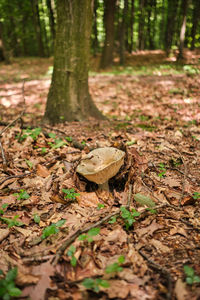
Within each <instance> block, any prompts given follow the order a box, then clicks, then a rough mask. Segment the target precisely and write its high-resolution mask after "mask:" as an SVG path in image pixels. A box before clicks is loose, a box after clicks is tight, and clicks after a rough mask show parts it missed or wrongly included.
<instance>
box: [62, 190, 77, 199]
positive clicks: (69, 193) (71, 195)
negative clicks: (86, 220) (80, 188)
mask: <svg viewBox="0 0 200 300" xmlns="http://www.w3.org/2000/svg"><path fill="white" fill-rule="evenodd" d="M62 192H63V193H65V194H66V195H65V196H64V198H65V199H69V200H76V197H77V196H79V195H80V194H79V193H76V192H75V189H73V188H72V189H62Z"/></svg>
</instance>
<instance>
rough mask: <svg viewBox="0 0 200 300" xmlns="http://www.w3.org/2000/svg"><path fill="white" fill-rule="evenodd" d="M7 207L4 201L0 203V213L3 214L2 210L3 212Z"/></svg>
mask: <svg viewBox="0 0 200 300" xmlns="http://www.w3.org/2000/svg"><path fill="white" fill-rule="evenodd" d="M7 207H8V203H4V204H2V205H1V208H0V215H3V214H4V212H5V209H6V208H7Z"/></svg>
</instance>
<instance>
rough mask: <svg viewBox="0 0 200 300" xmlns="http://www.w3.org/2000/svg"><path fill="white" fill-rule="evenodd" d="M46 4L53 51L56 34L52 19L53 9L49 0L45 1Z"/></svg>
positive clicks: (53, 18)
mask: <svg viewBox="0 0 200 300" xmlns="http://www.w3.org/2000/svg"><path fill="white" fill-rule="evenodd" d="M46 4H47V8H48V15H49V25H50V30H51V38H52V43H51V50H53V48H54V41H55V37H56V32H55V17H54V11H53V7H52V4H51V0H46ZM52 52H53V51H52Z"/></svg>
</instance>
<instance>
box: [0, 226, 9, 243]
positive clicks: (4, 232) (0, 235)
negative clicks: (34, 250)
mask: <svg viewBox="0 0 200 300" xmlns="http://www.w3.org/2000/svg"><path fill="white" fill-rule="evenodd" d="M9 232H10V231H9V229H8V228H6V229H0V242H2V241H3V240H4V239H6V238H7V236H8V235H9Z"/></svg>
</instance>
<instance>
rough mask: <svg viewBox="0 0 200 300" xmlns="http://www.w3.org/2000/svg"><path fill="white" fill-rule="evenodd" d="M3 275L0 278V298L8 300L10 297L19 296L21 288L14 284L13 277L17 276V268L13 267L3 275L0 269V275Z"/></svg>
mask: <svg viewBox="0 0 200 300" xmlns="http://www.w3.org/2000/svg"><path fill="white" fill-rule="evenodd" d="M2 275H3V276H4V277H3V278H2V279H0V299H3V300H9V299H11V297H19V296H20V295H21V290H20V289H18V288H17V287H16V286H15V279H16V277H17V268H16V267H15V268H13V269H11V270H9V271H8V273H7V274H6V275H4V273H3V271H2V270H0V276H2Z"/></svg>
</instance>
